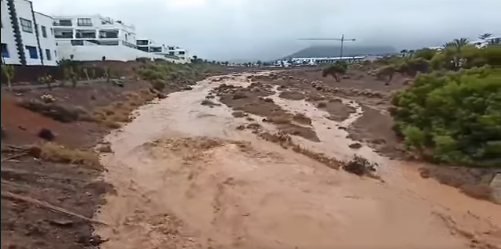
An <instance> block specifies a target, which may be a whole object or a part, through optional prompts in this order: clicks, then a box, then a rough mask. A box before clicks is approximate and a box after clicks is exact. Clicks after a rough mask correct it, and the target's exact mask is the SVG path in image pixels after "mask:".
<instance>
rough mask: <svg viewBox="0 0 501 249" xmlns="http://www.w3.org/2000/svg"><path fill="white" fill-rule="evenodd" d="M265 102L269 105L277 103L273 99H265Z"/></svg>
mask: <svg viewBox="0 0 501 249" xmlns="http://www.w3.org/2000/svg"><path fill="white" fill-rule="evenodd" d="M263 101H264V102H267V103H275V101H273V99H270V98H264V99H263Z"/></svg>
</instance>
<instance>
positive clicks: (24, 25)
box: [19, 18, 33, 33]
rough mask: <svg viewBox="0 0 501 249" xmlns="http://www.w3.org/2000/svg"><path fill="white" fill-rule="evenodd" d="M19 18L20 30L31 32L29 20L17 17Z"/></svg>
mask: <svg viewBox="0 0 501 249" xmlns="http://www.w3.org/2000/svg"><path fill="white" fill-rule="evenodd" d="M19 20H20V22H21V30H23V31H24V32H26V33H33V24H32V23H31V21H30V20H28V19H24V18H19Z"/></svg>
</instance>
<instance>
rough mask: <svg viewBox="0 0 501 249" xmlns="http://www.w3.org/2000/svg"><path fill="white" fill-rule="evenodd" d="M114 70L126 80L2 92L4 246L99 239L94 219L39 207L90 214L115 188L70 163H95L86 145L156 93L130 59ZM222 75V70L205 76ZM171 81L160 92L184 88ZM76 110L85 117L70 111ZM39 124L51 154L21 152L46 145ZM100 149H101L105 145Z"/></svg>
mask: <svg viewBox="0 0 501 249" xmlns="http://www.w3.org/2000/svg"><path fill="white" fill-rule="evenodd" d="M136 66H137V65H136ZM116 67H117V68H115V69H118V68H119V69H121V70H122V71H120V72H121V73H123V75H124V76H125V79H124V80H113V82H108V83H107V82H105V81H104V80H93V81H91V82H88V81H82V82H78V84H77V87H76V88H72V87H71V86H70V85H71V84H66V85H67V86H66V87H58V86H56V84H55V85H54V88H53V89H52V90H49V89H47V88H46V87H45V86H40V85H34V84H32V85H30V84H27V85H23V86H19V85H15V86H14V91H13V92H9V91H4V90H2V98H1V100H2V103H1V106H2V112H1V113H2V207H1V208H2V242H1V248H2V249H3V248H19V249H21V248H26V249H27V248H40V249H44V248H47V249H68V248H72V249H78V248H98V246H99V244H101V243H102V242H103V240H102V239H100V238H99V237H98V236H95V235H93V230H94V228H93V224H91V223H92V222H89V221H85V220H83V219H81V218H78V217H75V216H72V215H65V214H61V213H60V212H59V211H54V210H52V211H51V210H50V208H47V207H44V205H45V204H50V205H55V206H56V207H59V208H62V209H64V210H65V211H67V212H72V213H76V214H79V215H82V216H84V217H92V216H93V214H94V213H95V211H96V209H97V207H98V206H99V205H100V204H101V203H103V200H102V198H101V196H102V194H104V193H113V188H112V187H111V186H110V185H108V184H106V183H104V182H102V181H100V180H98V179H99V176H100V174H101V171H102V168H100V167H99V166H98V165H80V164H79V163H78V162H77V161H73V160H74V159H78V160H81V157H83V156H89V159H92V160H94V157H95V156H96V153H94V152H92V151H88V150H92V148H93V147H94V146H95V145H96V143H98V142H99V141H100V140H102V137H103V136H104V135H105V134H106V133H108V132H109V130H110V126H112V127H115V128H116V127H119V126H120V122H124V121H128V120H129V117H128V116H129V114H130V113H129V112H130V111H131V110H133V109H134V108H135V107H136V106H140V105H143V104H145V103H146V101H145V100H146V99H144V98H142V97H141V96H143V94H147V95H148V96H149V97H148V98H151V99H153V98H155V96H156V94H152V92H151V91H150V90H149V88H150V87H151V85H150V84H149V83H147V82H144V81H138V80H137V79H136V77H135V76H134V74H133V72H132V68H133V67H134V63H129V64H128V66H127V67H122V64H119V65H116ZM225 72H228V71H227V70H226V71H225V70H221V72H207V73H209V74H210V73H215V74H221V73H225ZM133 76H134V77H133ZM191 80H192V81H193V82H195V81H196V80H198V79H191ZM117 82H118V83H119V84H117ZM170 83H172V84H170ZM170 83H169V84H166V88H165V89H164V91H165V93H170V92H175V91H179V90H183V88H184V87H186V86H179V85H178V84H175V82H170ZM48 96H49V97H48ZM159 96H160V95H159ZM32 101H34V102H33V103H36V105H33V103H32ZM19 103H24V106H25V107H26V106H27V105H26V104H30V106H31V107H30V108H31V109H32V110H28V109H26V108H24V107H21V106H20V105H19ZM35 107H36V108H35ZM41 107H43V108H41ZM47 107H50V108H47ZM37 108H38V109H37ZM82 113H85V114H86V115H85V116H82V115H76V116H75V114H82ZM91 116H92V117H91ZM76 117H78V118H76ZM61 118H62V119H63V120H64V121H63V122H62V120H61ZM96 118H97V119H96ZM56 119H57V120H56ZM108 121H110V122H108ZM111 121H113V122H111ZM42 129H47V130H49V131H50V134H52V135H53V136H49V137H50V138H51V139H52V140H53V142H54V143H57V144H58V145H57V146H51V147H50V148H51V151H45V150H44V151H42V155H40V154H39V153H38V154H37V155H36V156H37V158H35V157H33V156H27V155H26V154H24V153H20V152H19V150H20V149H22V147H24V146H30V145H37V146H40V145H42V144H45V142H46V141H45V140H44V139H41V138H40V136H39V133H40V132H41V130H42ZM45 135H47V134H45ZM45 138H46V139H47V136H45ZM59 145H62V146H64V147H60V146H59ZM36 148H39V147H36ZM100 150H101V151H107V150H106V146H101V149H100ZM49 152H50V153H49ZM79 158H80V159H79ZM51 160H53V161H61V162H63V163H57V162H51ZM67 162H72V163H70V164H68V163H67ZM110 191H111V192H110ZM4 193H5V195H4ZM12 194H18V195H20V196H21V197H28V198H31V199H28V200H31V201H26V199H24V200H20V199H19V198H17V197H13V196H12ZM37 201H42V202H43V203H45V204H43V205H41V204H40V203H39V202H37Z"/></svg>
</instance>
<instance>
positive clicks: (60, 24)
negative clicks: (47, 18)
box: [52, 20, 73, 27]
mask: <svg viewBox="0 0 501 249" xmlns="http://www.w3.org/2000/svg"><path fill="white" fill-rule="evenodd" d="M52 24H53V25H54V26H62V27H71V26H73V23H72V22H71V21H62V20H60V21H59V22H53V23H52Z"/></svg>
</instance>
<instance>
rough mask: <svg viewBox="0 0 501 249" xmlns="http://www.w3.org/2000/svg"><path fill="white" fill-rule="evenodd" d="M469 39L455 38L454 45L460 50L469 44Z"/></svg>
mask: <svg viewBox="0 0 501 249" xmlns="http://www.w3.org/2000/svg"><path fill="white" fill-rule="evenodd" d="M468 44H469V42H468V39H467V38H459V39H454V40H453V41H452V45H453V46H454V47H455V48H456V49H457V50H458V51H460V50H461V49H462V48H463V47H464V46H466V45H468Z"/></svg>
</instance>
